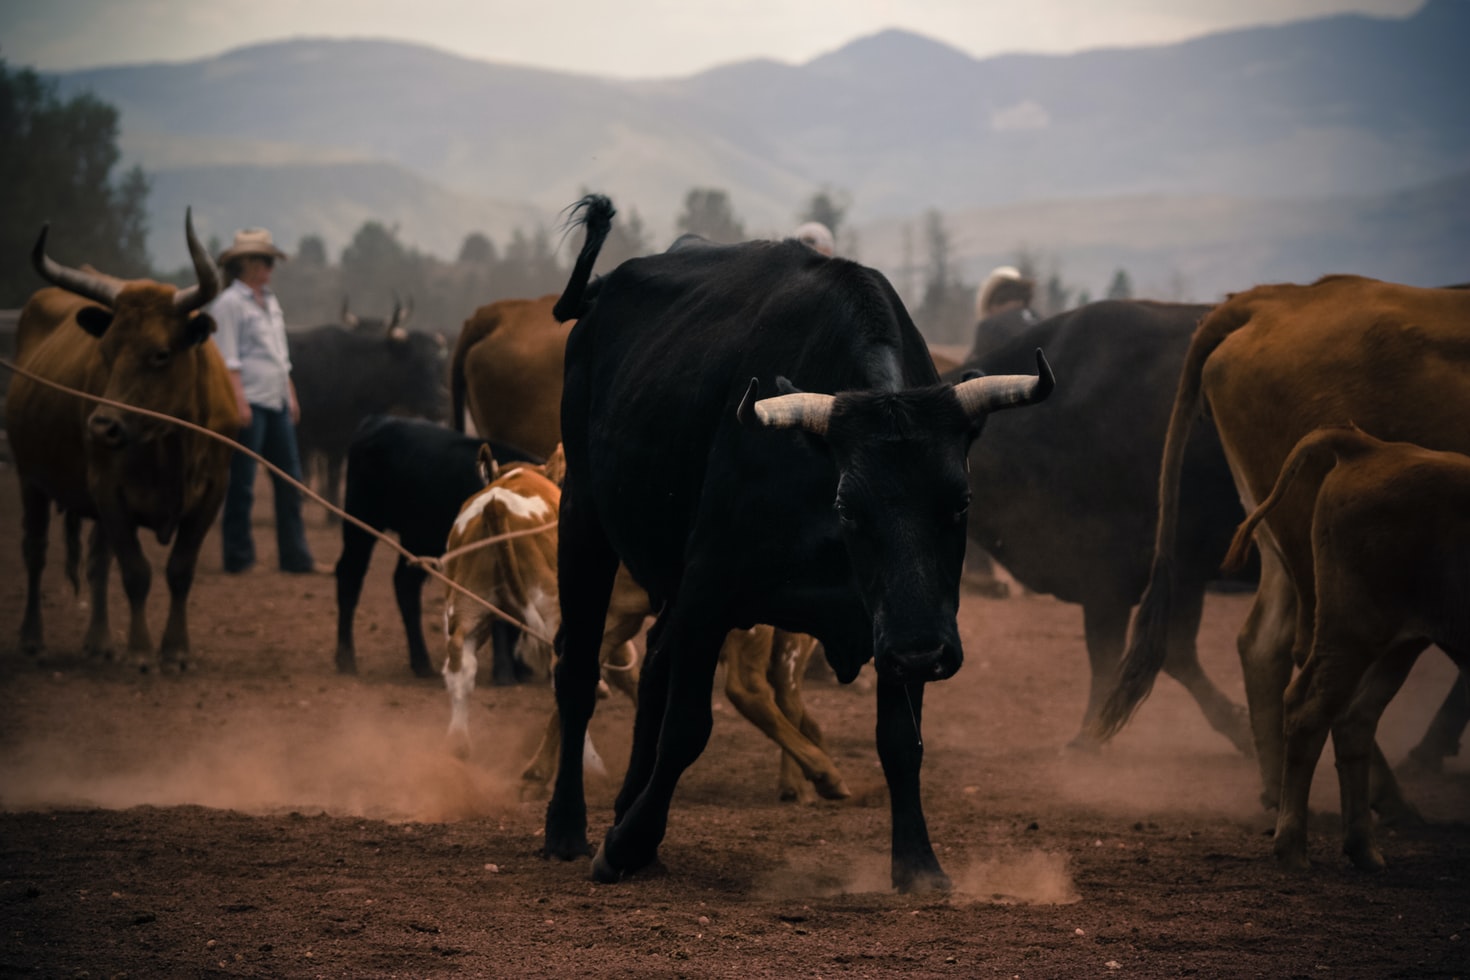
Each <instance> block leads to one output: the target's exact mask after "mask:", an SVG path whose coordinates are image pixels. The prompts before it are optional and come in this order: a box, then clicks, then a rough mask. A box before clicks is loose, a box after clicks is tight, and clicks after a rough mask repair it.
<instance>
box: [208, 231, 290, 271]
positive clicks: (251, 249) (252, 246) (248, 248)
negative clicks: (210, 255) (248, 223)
mask: <svg viewBox="0 0 1470 980" xmlns="http://www.w3.org/2000/svg"><path fill="white" fill-rule="evenodd" d="M247 255H266V256H269V257H270V258H273V259H276V260H278V261H282V262H284V261H285V260H286V253H285V252H283V251H281V250H280V249H278V248H276V243H275V242H273V241H271V233H270V232H269V231H266V230H265V229H264V228H241V229H240V230H239V231H237V232H235V240H234V242H232V243H231V244H230V247H229V248H227V249H225V250H224V251H223V252H221V253H219V264H220V265H225V264H227V263H228V262H230V260H232V259H239V258H244V257H245V256H247Z"/></svg>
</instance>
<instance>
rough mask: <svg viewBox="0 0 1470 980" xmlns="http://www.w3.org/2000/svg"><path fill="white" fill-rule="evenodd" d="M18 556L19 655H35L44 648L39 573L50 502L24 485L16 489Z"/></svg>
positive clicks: (45, 541) (44, 565) (43, 564)
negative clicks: (21, 600)
mask: <svg viewBox="0 0 1470 980" xmlns="http://www.w3.org/2000/svg"><path fill="white" fill-rule="evenodd" d="M20 507H21V541H20V553H21V557H23V558H24V559H25V563H26V611H25V615H24V616H23V617H22V618H21V621H20V649H21V652H22V653H28V654H32V655H34V654H38V653H40V652H41V650H42V649H43V647H44V646H45V642H44V640H43V630H42V626H41V572H43V571H44V570H45V568H46V543H47V540H46V539H47V535H48V534H49V533H50V530H51V501H50V500H49V499H47V497H46V495H45V494H44V493H42V492H41V491H40V490H37V489H36V488H35V487H32V486H30V485H29V484H27V483H26V482H25V481H21V485H20Z"/></svg>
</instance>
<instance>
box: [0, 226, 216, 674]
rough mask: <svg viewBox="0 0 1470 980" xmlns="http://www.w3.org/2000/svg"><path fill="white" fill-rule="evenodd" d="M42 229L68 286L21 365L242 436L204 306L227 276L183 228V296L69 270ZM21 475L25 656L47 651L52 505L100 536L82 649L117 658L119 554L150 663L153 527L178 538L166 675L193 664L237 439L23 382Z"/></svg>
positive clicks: (92, 559)
mask: <svg viewBox="0 0 1470 980" xmlns="http://www.w3.org/2000/svg"><path fill="white" fill-rule="evenodd" d="M46 231H47V229H44V228H43V229H42V231H41V235H40V238H39V239H38V240H37V242H36V247H35V250H34V252H33V253H32V261H33V262H34V264H35V267H36V271H37V272H39V273H40V274H41V276H42V277H43V278H45V279H46V280H47V281H48V282H51V283H53V284H54V285H55V286H57V287H60V288H56V289H42V290H40V291H39V292H37V293H36V294H35V295H34V296H32V297H31V299H30V302H28V303H27V304H26V306H25V308H24V309H23V310H22V311H21V314H20V322H19V324H18V326H17V328H16V360H17V362H18V364H19V365H20V367H22V368H24V369H26V370H27V371H30V372H32V373H34V374H36V375H37V376H39V377H42V378H46V379H48V380H50V381H53V382H56V383H59V384H62V385H65V386H67V387H70V388H74V389H77V390H80V391H84V392H87V393H89V394H93V395H100V396H102V397H105V398H109V399H112V400H115V401H119V402H123V403H126V404H129V405H134V406H137V407H140V408H146V409H151V410H153V411H156V412H161V413H164V414H166V415H172V416H175V417H177V418H180V419H184V420H187V421H190V422H194V423H196V424H199V425H202V426H205V427H206V428H209V429H211V430H213V431H215V432H218V433H221V434H222V435H229V436H233V435H234V434H235V433H236V432H237V431H238V429H239V420H238V419H237V418H236V416H235V403H234V398H233V396H232V395H231V391H230V381H229V374H228V372H227V371H226V369H225V364H224V360H223V359H222V358H221V357H220V354H219V351H218V350H217V349H216V348H215V346H214V344H213V343H211V342H210V340H209V335H210V334H211V333H212V332H213V331H214V321H213V320H211V319H210V318H209V316H208V314H205V313H201V312H200V308H201V307H202V306H204V304H206V303H208V302H209V301H210V300H211V299H213V298H214V297H215V295H216V294H217V293H218V292H219V289H220V278H219V270H218V269H216V268H215V265H214V262H213V260H211V259H210V257H209V253H208V252H207V251H206V250H205V248H204V246H203V245H201V244H200V243H199V240H198V239H197V238H196V237H195V236H194V225H193V219H192V216H191V215H189V214H187V213H186V215H185V219H184V231H185V235H186V237H187V239H188V243H189V254H190V256H191V257H192V258H193V262H194V272H195V275H196V276H197V277H198V283H197V284H196V285H193V286H189V287H186V288H182V289H176V288H175V287H173V286H170V285H165V284H161V283H157V282H153V281H151V280H148V279H135V280H121V279H115V278H113V277H111V276H106V275H102V274H99V273H96V272H92V271H88V270H79V269H71V268H67V267H65V266H62V265H59V264H58V263H56V262H54V261H52V260H51V259H50V258H49V257H48V256H47V255H46ZM5 415H6V419H7V422H8V427H9V436H10V443H11V449H12V451H13V454H14V457H15V467H16V472H17V474H18V475H19V477H20V485H21V508H22V512H23V525H24V533H23V543H22V552H23V554H24V557H25V564H26V573H27V590H26V609H25V617H24V620H23V621H22V623H21V648H22V649H23V650H25V651H27V652H31V653H35V652H38V651H39V650H40V649H41V647H42V631H41V605H40V580H41V571H42V569H43V568H44V567H45V564H46V538H47V529H48V526H49V523H50V508H51V505H52V504H53V502H54V504H55V505H56V506H57V507H58V508H59V509H60V510H61V511H63V512H64V513H65V514H66V515H67V518H68V521H69V522H71V521H74V520H75V519H77V518H79V517H86V518H90V519H92V520H94V521H96V524H95V526H94V528H93V530H92V536H91V548H90V555H89V557H88V561H87V580H88V582H89V584H90V585H91V589H92V618H91V622H90V624H89V625H88V627H87V633H86V637H85V640H84V644H83V646H84V649H85V651H86V652H87V653H89V654H94V655H95V654H102V655H105V656H111V655H112V654H113V652H114V651H113V649H112V636H111V633H110V631H109V628H108V623H107V575H108V570H109V567H110V565H111V563H112V556H113V554H114V553H115V554H116V555H117V559H118V565H119V567H120V568H121V570H122V579H123V588H124V590H125V591H126V592H127V596H128V603H129V605H130V607H131V612H132V621H131V624H130V626H129V629H128V654H129V655H130V656H131V657H133V658H135V659H137V660H138V662H139V664H140V666H142V667H143V668H144V669H146V668H147V667H148V665H149V662H150V660H151V650H152V646H153V644H152V640H151V638H150V635H149V632H148V624H147V620H146V617H145V610H144V606H145V602H146V600H147V598H148V589H149V585H150V583H151V580H152V577H153V573H152V569H151V568H150V567H149V564H148V559H147V558H146V557H145V556H144V554H143V551H142V549H141V548H140V547H139V543H138V529H139V528H148V529H150V530H152V531H153V532H154V534H156V535H157V536H158V540H159V542H160V543H161V544H167V543H168V542H169V541H173V549H172V550H171V551H170V552H169V558H168V566H167V571H166V573H165V574H166V576H167V580H168V588H169V596H170V604H169V613H168V624H167V625H166V626H165V627H164V632H163V643H162V646H161V648H160V651H159V657H160V660H161V662H162V665H163V666H165V667H178V668H182V667H183V666H185V661H186V658H187V655H188V652H189V630H188V622H187V618H186V614H185V609H186V605H187V602H188V597H189V588H190V586H191V585H192V584H193V581H194V566H195V562H196V561H197V559H198V557H199V546H200V544H201V543H202V542H203V540H204V534H205V532H206V531H207V530H208V529H209V525H210V523H211V522H213V520H214V518H215V515H216V514H217V513H218V512H219V508H220V504H221V503H222V502H223V500H224V496H225V484H226V481H227V476H228V470H229V459H230V447H229V445H227V444H225V443H221V442H217V441H215V440H213V439H208V438H206V437H204V436H202V435H199V434H197V433H190V432H188V431H186V430H184V429H182V428H180V427H178V426H175V425H172V424H170V423H168V422H163V421H160V420H157V419H153V418H149V417H147V416H143V415H138V414H135V413H131V412H127V411H125V410H122V409H117V408H113V407H110V406H107V405H100V404H98V403H96V402H92V401H88V400H86V399H82V398H78V397H77V396H75V395H72V394H68V393H66V392H62V391H58V390H57V389H55V388H51V387H48V386H46V385H43V384H40V383H37V382H35V381H33V380H31V379H30V378H27V377H25V376H23V375H17V376H16V378H15V380H14V382H13V383H12V384H11V386H10V392H9V395H8V397H7V399H6V403H5Z"/></svg>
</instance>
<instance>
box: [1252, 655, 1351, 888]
mask: <svg viewBox="0 0 1470 980" xmlns="http://www.w3.org/2000/svg"><path fill="white" fill-rule="evenodd" d="M1324 641H1326V642H1324ZM1342 658H1343V654H1342V652H1340V651H1338V650H1336V649H1334V648H1333V647H1332V646H1331V645H1330V641H1327V638H1326V637H1322V638H1320V640H1319V642H1318V643H1317V644H1316V645H1315V647H1314V648H1313V650H1312V653H1311V655H1310V656H1309V657H1308V658H1307V662H1306V664H1305V665H1304V666H1303V668H1302V671H1301V673H1299V674H1297V676H1296V678H1295V679H1293V680H1292V682H1291V684H1290V685H1289V686H1288V687H1287V689H1286V695H1285V698H1284V701H1285V706H1284V715H1285V726H1286V728H1285V735H1286V738H1285V743H1286V744H1285V758H1284V766H1283V767H1282V771H1281V773H1282V774H1281V793H1280V809H1279V810H1278V811H1277V813H1276V836H1275V843H1274V845H1273V848H1274V850H1275V852H1276V860H1277V861H1278V862H1279V863H1280V864H1281V866H1282V867H1284V868H1288V869H1291V870H1294V871H1305V870H1307V868H1308V867H1309V866H1310V862H1308V860H1307V818H1308V811H1307V801H1308V798H1309V797H1310V795H1311V789H1312V775H1313V774H1314V773H1315V772H1316V770H1317V760H1318V759H1319V758H1320V757H1321V755H1322V746H1323V745H1324V744H1326V742H1327V732H1328V729H1329V727H1330V726H1331V724H1332V722H1333V720H1334V719H1335V718H1336V717H1337V715H1338V714H1339V713H1341V711H1342V710H1343V708H1344V707H1345V706H1346V705H1347V702H1348V700H1349V699H1350V698H1351V697H1352V695H1353V690H1354V689H1355V688H1356V687H1357V684H1358V680H1359V678H1360V676H1361V672H1362V666H1361V665H1358V664H1353V665H1351V669H1348V667H1349V665H1348V664H1345V663H1342V662H1340V661H1341V660H1342ZM1334 660H1337V661H1339V662H1333V661H1334Z"/></svg>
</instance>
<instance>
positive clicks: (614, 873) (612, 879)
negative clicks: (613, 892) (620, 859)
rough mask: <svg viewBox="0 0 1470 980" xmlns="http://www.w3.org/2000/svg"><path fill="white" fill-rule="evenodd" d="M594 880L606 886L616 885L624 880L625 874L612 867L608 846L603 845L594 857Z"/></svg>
mask: <svg viewBox="0 0 1470 980" xmlns="http://www.w3.org/2000/svg"><path fill="white" fill-rule="evenodd" d="M592 880H593V881H599V882H601V883H602V884H604V885H616V884H617V883H618V882H620V881H622V880H623V872H621V871H619V870H618V869H617V868H615V867H613V866H612V862H611V861H609V860H608V859H607V845H606V844H603V845H602V846H601V847H599V848H598V849H597V853H596V854H595V855H593V857H592Z"/></svg>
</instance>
